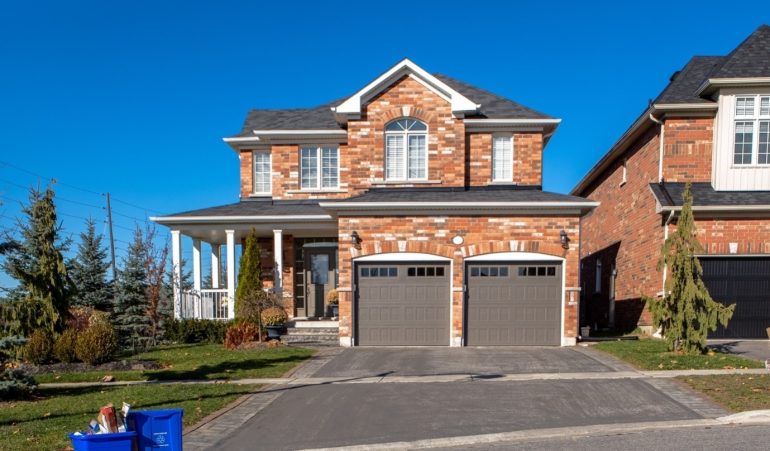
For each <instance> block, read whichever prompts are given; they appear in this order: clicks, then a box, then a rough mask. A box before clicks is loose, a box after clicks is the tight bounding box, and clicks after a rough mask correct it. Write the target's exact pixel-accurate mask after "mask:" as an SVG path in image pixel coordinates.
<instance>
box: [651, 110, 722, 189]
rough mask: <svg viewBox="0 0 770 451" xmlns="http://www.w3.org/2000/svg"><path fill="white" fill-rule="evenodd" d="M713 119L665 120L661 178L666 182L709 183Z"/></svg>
mask: <svg viewBox="0 0 770 451" xmlns="http://www.w3.org/2000/svg"><path fill="white" fill-rule="evenodd" d="M713 138H714V118H712V117H699V118H678V117H677V118H670V119H666V126H665V138H664V139H663V141H664V142H663V163H664V165H663V179H664V180H666V181H667V182H687V181H690V182H710V181H711V154H712V145H711V143H712V141H713Z"/></svg>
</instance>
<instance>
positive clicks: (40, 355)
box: [24, 329, 53, 365]
mask: <svg viewBox="0 0 770 451" xmlns="http://www.w3.org/2000/svg"><path fill="white" fill-rule="evenodd" d="M52 353H53V336H52V335H51V333H50V332H48V331H47V330H45V329H37V330H36V331H34V332H32V335H30V337H29V342H27V344H26V345H25V346H24V360H26V361H27V362H30V363H34V364H35V365H42V364H44V363H48V361H49V360H51V354H52Z"/></svg>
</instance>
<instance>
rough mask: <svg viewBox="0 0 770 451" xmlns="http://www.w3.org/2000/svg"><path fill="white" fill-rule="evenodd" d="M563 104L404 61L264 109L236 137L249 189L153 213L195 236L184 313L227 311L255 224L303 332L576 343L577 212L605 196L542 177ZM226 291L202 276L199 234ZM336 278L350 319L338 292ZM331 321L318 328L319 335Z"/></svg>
mask: <svg viewBox="0 0 770 451" xmlns="http://www.w3.org/2000/svg"><path fill="white" fill-rule="evenodd" d="M559 122H560V120H559V119H554V118H552V117H550V116H547V115H545V114H542V113H539V112H537V111H534V110H532V109H530V108H527V107H524V106H522V105H520V104H518V103H515V102H513V101H510V100H508V99H505V98H502V97H500V96H497V95H495V94H492V93H490V92H487V91H484V90H482V89H479V88H476V87H474V86H471V85H468V84H465V83H463V82H460V81H457V80H454V79H452V78H449V77H446V76H443V75H439V74H434V75H431V74H429V73H427V72H425V71H424V70H423V69H421V68H419V67H418V66H416V65H415V64H414V63H412V62H410V61H409V60H406V59H405V60H403V61H401V62H400V63H398V64H397V65H396V66H394V67H393V68H391V69H390V70H388V71H387V72H385V73H384V74H382V75H381V76H379V77H378V78H377V79H375V80H374V81H372V82H371V83H370V84H368V85H367V86H365V87H364V88H362V89H361V90H359V91H358V92H356V93H355V94H353V95H352V96H350V97H347V98H345V99H341V100H338V101H335V102H331V103H328V104H325V105H322V106H319V107H316V108H308V109H289V110H252V111H250V112H249V113H248V115H247V117H246V122H245V124H244V126H243V130H242V132H241V133H239V134H238V135H235V136H233V137H231V138H226V139H225V142H227V143H228V144H229V145H230V146H231V147H232V149H233V150H235V152H236V153H237V154H238V156H239V158H240V171H241V184H240V201H239V202H238V203H235V204H230V205H224V206H220V207H213V208H206V209H203V210H197V211H192V212H186V213H180V214H176V215H170V216H164V217H160V218H154V220H155V221H156V222H158V223H160V224H163V225H166V226H168V227H169V228H171V234H172V242H173V251H172V253H173V257H174V261H175V264H176V265H177V271H179V270H180V269H179V266H180V263H181V261H182V260H181V255H182V251H181V237H182V235H185V236H189V237H192V238H193V243H194V245H193V268H194V271H193V272H194V279H195V292H194V293H193V294H192V295H190V293H182V292H180V293H178V296H177V304H176V314H177V316H179V317H191V316H194V317H231V316H232V315H233V311H232V309H230V308H229V305H230V304H229V302H227V299H228V298H229V297H232V296H233V294H234V290H235V271H234V268H235V266H236V261H235V248H236V246H237V245H242V241H243V240H244V238H245V237H246V236H247V235H248V234H249V233H250V231H251V229H252V227H254V228H255V229H256V231H257V233H258V235H259V236H260V237H261V239H260V245H261V249H262V251H263V265H264V267H265V277H266V279H267V280H266V284H267V286H270V287H273V288H274V289H275V290H276V291H280V292H282V293H283V296H284V299H285V300H286V305H287V309H288V310H289V312H290V314H291V316H292V317H293V321H292V322H291V324H290V325H289V326H290V327H289V334H290V335H289V337H288V338H292V334H299V335H298V336H300V337H303V338H308V337H312V336H313V334H314V333H316V331H314V330H313V327H312V326H319V327H321V328H323V330H328V329H332V330H333V331H334V333H335V336H337V335H336V334H338V338H337V339H338V340H339V342H340V344H342V345H346V346H350V345H443V346H463V345H556V346H560V345H561V346H564V345H574V344H575V342H576V337H577V329H578V319H577V312H578V305H577V302H578V292H577V290H578V256H579V236H580V226H579V222H580V217H581V216H582V215H584V214H586V213H588V212H589V211H590V210H591V209H592V208H594V207H595V206H596V205H597V204H596V203H595V202H592V201H589V200H587V199H584V198H580V197H575V196H567V195H563V194H555V193H548V192H544V191H542V189H541V185H542V154H543V149H544V147H545V146H546V145H547V144H548V141H549V139H550V137H551V136H552V135H553V133H554V132H555V131H556V128H557V126H558V124H559ZM202 242H207V243H211V244H212V249H213V252H212V261H214V262H215V263H214V264H213V265H212V266H213V267H214V268H218V267H219V263H218V262H219V258H220V253H221V246H222V245H225V247H226V249H227V252H226V255H227V257H226V259H227V268H228V274H227V280H228V284H227V287H228V288H227V289H218V287H220V286H221V284H220V283H219V279H220V276H221V275H220V274H217V272H218V271H215V273H214V274H212V280H213V283H212V285H213V289H203V287H202V286H201V279H202V278H201V263H200V258H201V256H200V254H201V243H202ZM331 289H336V290H337V291H338V292H339V295H340V296H339V307H338V308H339V317H338V320H337V318H330V317H332V316H333V313H332V311H333V310H332V307H331V306H329V305H328V303H327V302H326V295H327V294H328V292H329V290H331ZM317 334H318V335H321V334H322V333H321V332H318V333H317Z"/></svg>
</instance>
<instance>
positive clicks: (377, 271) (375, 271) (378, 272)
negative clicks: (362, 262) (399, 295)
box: [361, 267, 398, 277]
mask: <svg viewBox="0 0 770 451" xmlns="http://www.w3.org/2000/svg"><path fill="white" fill-rule="evenodd" d="M361 277H398V268H395V267H388V268H361Z"/></svg>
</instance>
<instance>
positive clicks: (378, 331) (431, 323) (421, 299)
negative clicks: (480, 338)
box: [356, 263, 451, 346]
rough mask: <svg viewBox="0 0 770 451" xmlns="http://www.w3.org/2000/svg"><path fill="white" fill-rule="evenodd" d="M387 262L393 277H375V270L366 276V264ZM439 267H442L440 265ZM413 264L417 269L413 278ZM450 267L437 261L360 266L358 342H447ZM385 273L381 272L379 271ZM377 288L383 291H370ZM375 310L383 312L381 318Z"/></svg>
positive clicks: (421, 343)
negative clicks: (375, 314) (376, 314)
mask: <svg viewBox="0 0 770 451" xmlns="http://www.w3.org/2000/svg"><path fill="white" fill-rule="evenodd" d="M385 266H387V272H386V273H387V274H388V275H389V277H379V276H378V277H373V276H371V274H372V272H371V271H368V274H369V276H364V274H365V273H366V268H370V267H378V268H382V267H385ZM439 266H441V270H440V271H439V270H437V269H436V268H437V267H439ZM410 268H414V269H415V270H414V271H413V272H412V275H411V276H410V275H409V270H410ZM417 268H421V269H420V270H418V269H417ZM448 269H449V268H448V266H447V265H437V264H436V263H431V264H428V263H414V264H388V265H384V264H382V263H378V264H376V265H375V264H371V265H370V264H361V265H358V266H357V269H356V271H357V290H358V299H357V309H358V312H359V315H358V320H357V329H358V335H357V336H358V344H359V345H364V346H366V345H391V346H401V345H422V346H428V345H441V346H446V345H448V344H449V305H450V302H451V300H450V298H449V293H450V278H449V270H448ZM381 273H382V271H381V270H378V274H381ZM437 274H439V275H437ZM442 274H443V275H442ZM391 275H393V277H390V276H391ZM372 288H376V292H377V293H379V295H374V296H372V295H370V294H371V293H372ZM374 309H377V311H378V316H377V317H374V315H372V314H369V315H367V314H366V312H370V311H372V310H374Z"/></svg>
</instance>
